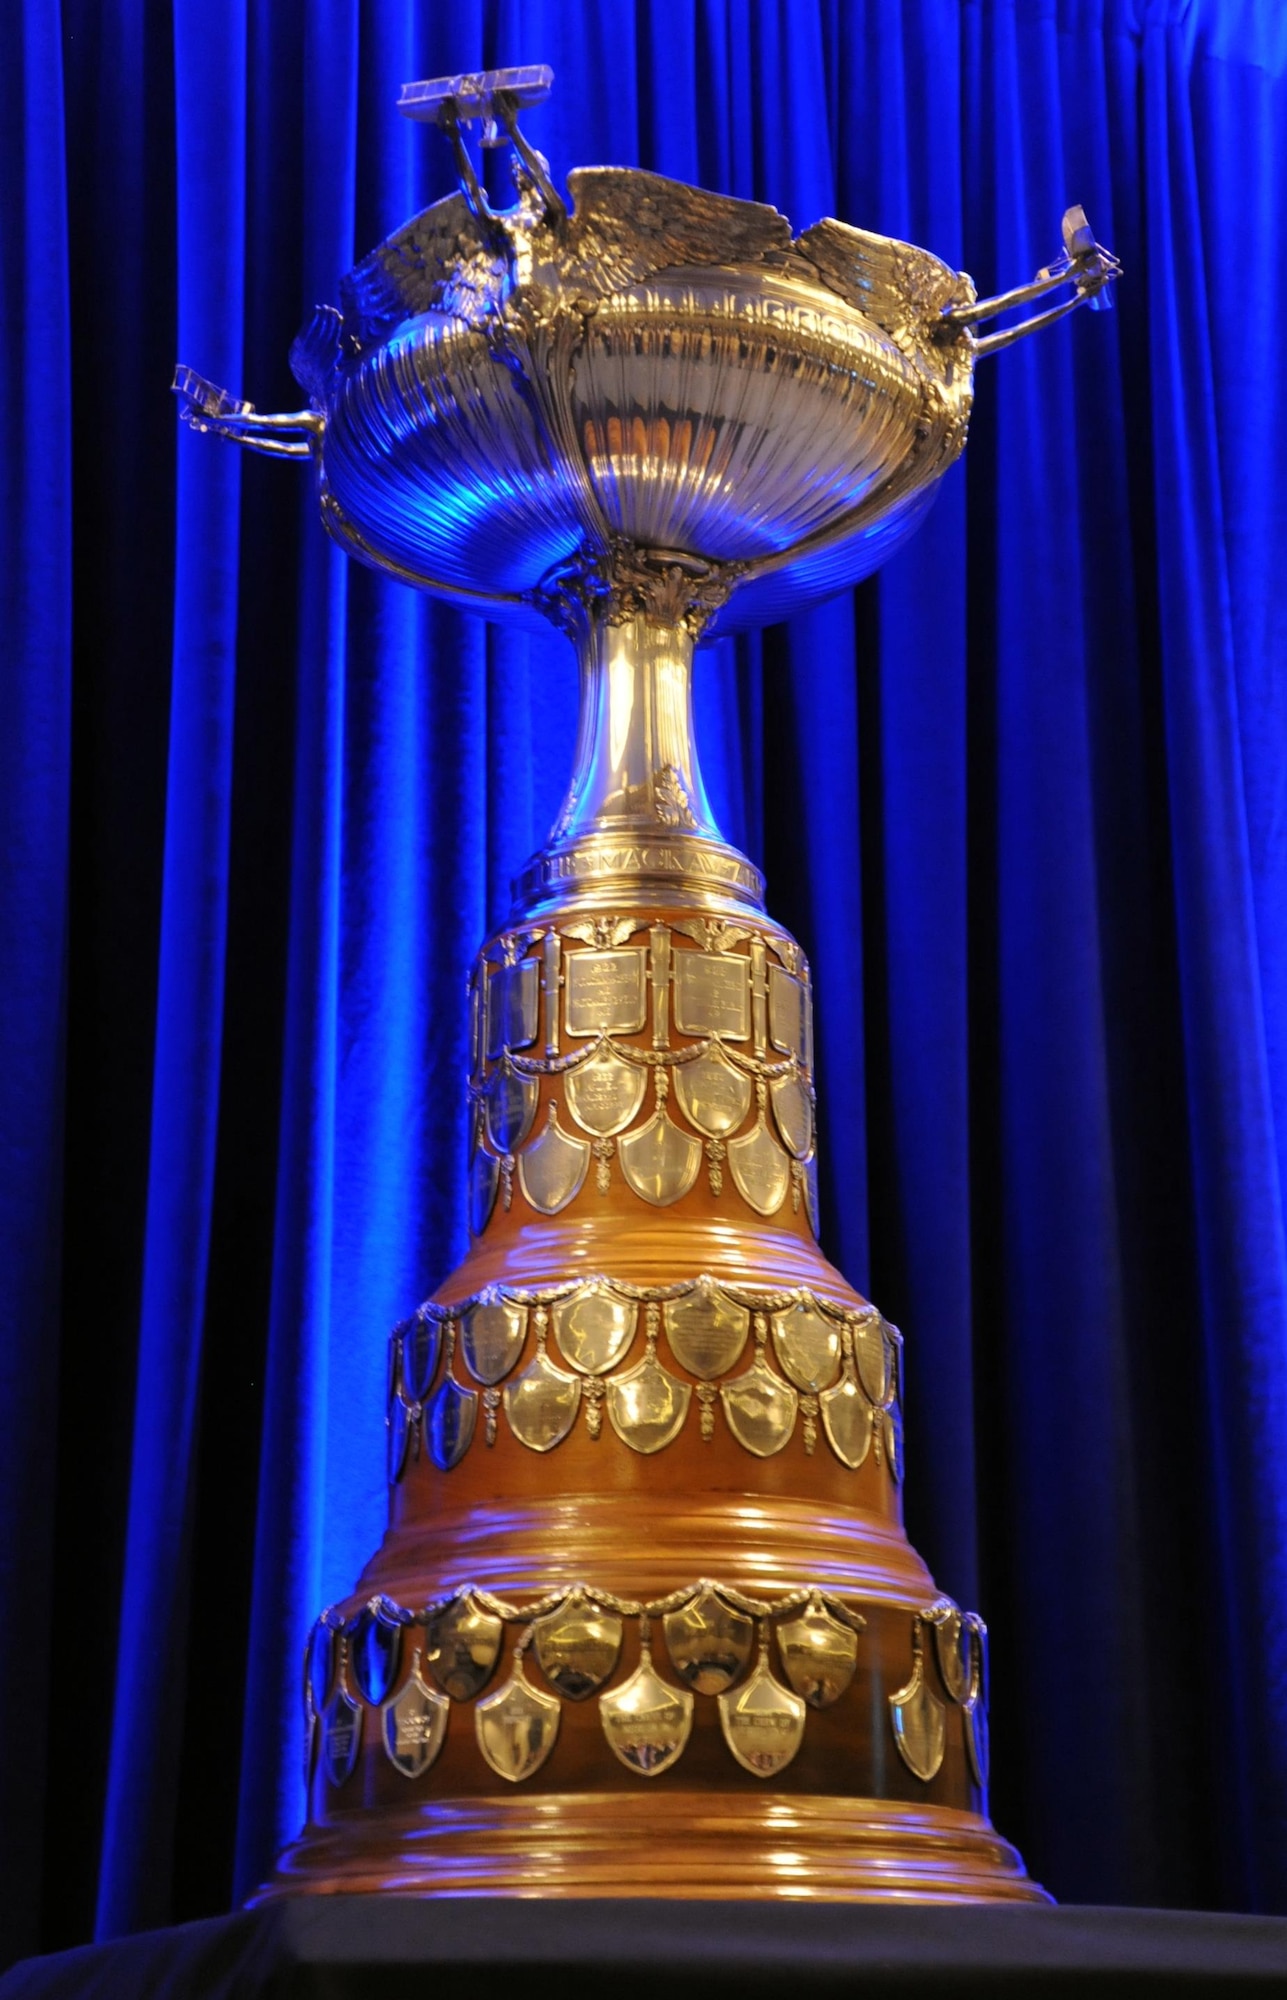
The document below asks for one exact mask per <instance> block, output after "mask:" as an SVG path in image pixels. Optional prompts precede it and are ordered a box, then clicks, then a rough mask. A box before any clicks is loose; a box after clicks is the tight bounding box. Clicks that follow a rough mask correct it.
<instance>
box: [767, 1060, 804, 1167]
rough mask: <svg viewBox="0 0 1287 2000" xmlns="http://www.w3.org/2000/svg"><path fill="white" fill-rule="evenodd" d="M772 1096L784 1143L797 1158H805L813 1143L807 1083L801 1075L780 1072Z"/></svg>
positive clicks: (770, 1088)
mask: <svg viewBox="0 0 1287 2000" xmlns="http://www.w3.org/2000/svg"><path fill="white" fill-rule="evenodd" d="M769 1096H770V1097H771V1098H772V1100H773V1116H774V1118H775V1119H776V1120H777V1127H778V1131H779V1132H780V1133H781V1134H782V1143H783V1144H784V1145H785V1147H786V1149H787V1151H788V1152H789V1153H793V1154H794V1155H795V1157H796V1159H797V1160H803V1159H806V1158H807V1157H808V1152H809V1148H810V1146H811V1145H812V1144H813V1105H812V1103H811V1102H810V1100H809V1092H808V1089H807V1087H806V1085H805V1084H804V1083H802V1082H801V1080H800V1078H799V1077H798V1076H777V1077H774V1079H773V1081H772V1082H771V1083H770V1085H769Z"/></svg>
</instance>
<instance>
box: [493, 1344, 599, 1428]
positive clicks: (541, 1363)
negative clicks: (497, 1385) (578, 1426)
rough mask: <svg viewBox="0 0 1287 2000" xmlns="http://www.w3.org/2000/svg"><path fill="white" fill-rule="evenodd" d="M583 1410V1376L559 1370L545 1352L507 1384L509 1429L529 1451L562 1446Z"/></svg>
mask: <svg viewBox="0 0 1287 2000" xmlns="http://www.w3.org/2000/svg"><path fill="white" fill-rule="evenodd" d="M580 1407H581V1378H580V1376H579V1375H569V1374H567V1373H566V1372H565V1370H564V1369H562V1368H558V1367H556V1366H555V1364H554V1363H553V1362H552V1361H551V1360H550V1357H549V1355H548V1354H546V1353H545V1351H544V1350H543V1349H542V1350H540V1351H539V1352H538V1353H536V1354H534V1355H533V1357H532V1359H531V1360H530V1361H529V1362H528V1364H527V1366H526V1368H525V1369H524V1370H523V1372H522V1374H521V1375H520V1376H518V1377H517V1378H516V1380H514V1381H513V1382H507V1383H506V1384H505V1415H506V1416H507V1417H508V1418H509V1427H510V1429H511V1430H512V1431H513V1433H514V1435H515V1437H516V1438H517V1439H518V1441H519V1443H520V1444H525V1445H526V1446H527V1448H528V1450H529V1451H553V1449H554V1447H555V1445H556V1444H562V1442H563V1440H564V1438H565V1437H566V1436H567V1434H568V1432H569V1431H570V1430H571V1428H572V1426H573V1424H574V1423H575V1422H576V1413H577V1411H578V1410H579V1409H580Z"/></svg>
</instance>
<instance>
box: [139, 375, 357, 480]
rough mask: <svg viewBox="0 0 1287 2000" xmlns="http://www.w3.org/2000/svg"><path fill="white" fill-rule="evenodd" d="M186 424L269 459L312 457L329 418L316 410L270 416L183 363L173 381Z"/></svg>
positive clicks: (172, 386)
mask: <svg viewBox="0 0 1287 2000" xmlns="http://www.w3.org/2000/svg"><path fill="white" fill-rule="evenodd" d="M170 386H171V388H172V389H173V391H174V394H175V395H176V396H177V397H178V398H179V403H180V405H181V411H180V414H181V415H182V417H183V421H184V422H185V423H186V424H190V425H191V426H192V429H193V430H194V431H200V432H201V433H202V434H203V435H205V434H206V433H208V432H210V431H214V432H216V433H217V435H218V436H219V437H226V438H231V440H232V442H233V443H234V444H240V445H244V446H245V448H246V450H247V451H262V452H265V453H267V455H268V456H269V457H270V458H312V457H313V456H314V454H315V453H316V452H317V451H318V450H319V449H320V447H321V442H322V433H323V431H324V430H325V428H326V419H325V417H323V416H322V415H321V414H320V412H319V411H317V410H290V411H287V412H283V413H282V414H281V415H280V416H267V415H265V414H264V413H263V412H262V411H260V410H257V409H256V408H255V406H254V404H253V403H243V402H241V401H239V400H238V398H237V397H236V396H230V395H229V394H228V391H227V390H226V389H218V388H216V387H215V385H214V383H213V382H207V381H206V379H205V377H204V375H198V374H197V373H196V372H195V371H194V370H193V369H191V368H185V367H184V366H183V364H182V362H180V364H179V366H178V367H177V368H176V369H175V371H174V381H173V382H172V383H171V385H170Z"/></svg>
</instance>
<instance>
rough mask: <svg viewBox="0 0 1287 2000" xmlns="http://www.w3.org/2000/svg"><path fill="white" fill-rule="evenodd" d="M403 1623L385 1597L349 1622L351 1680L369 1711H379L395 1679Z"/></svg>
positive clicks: (395, 1607) (400, 1662)
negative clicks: (350, 1624)
mask: <svg viewBox="0 0 1287 2000" xmlns="http://www.w3.org/2000/svg"><path fill="white" fill-rule="evenodd" d="M404 1623H405V1620H404V1619H402V1618H401V1617H400V1616H399V1614H398V1608H397V1606H396V1605H394V1604H391V1603H390V1602H389V1600H388V1598H387V1597H373V1598H372V1599H371V1602H370V1603H369V1604H364V1605H363V1607H362V1609H361V1610H360V1611H359V1613H358V1615H357V1617H356V1618H355V1619H354V1621H353V1624H352V1627H351V1629H350V1632H349V1656H350V1658H351V1659H352V1662H353V1678H354V1680H355V1681H356V1682H357V1684H358V1691H359V1693H360V1694H361V1696H362V1698H363V1700H364V1701H369V1702H370V1704H371V1706H372V1708H379V1707H380V1705H381V1703H382V1702H383V1701H384V1700H385V1699H386V1698H387V1696H388V1693H389V1689H390V1688H391V1687H392V1686H393V1684H394V1682H395V1681H396V1680H397V1678H398V1669H399V1667H400V1666H401V1665H402V1627H403V1624H404Z"/></svg>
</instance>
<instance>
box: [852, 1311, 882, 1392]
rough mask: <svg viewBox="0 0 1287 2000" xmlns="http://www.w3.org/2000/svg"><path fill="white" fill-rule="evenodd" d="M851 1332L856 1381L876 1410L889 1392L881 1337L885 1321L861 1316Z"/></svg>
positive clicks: (877, 1315) (866, 1314)
mask: <svg viewBox="0 0 1287 2000" xmlns="http://www.w3.org/2000/svg"><path fill="white" fill-rule="evenodd" d="M853 1329H854V1360H855V1361H856V1362H857V1364H858V1380H859V1381H860V1382H861V1383H862V1386H863V1388H864V1389H865V1390H866V1391H867V1394H868V1395H869V1396H870V1398H871V1400H872V1402H873V1403H875V1404H876V1406H877V1408H879V1407H880V1405H881V1404H882V1403H884V1402H885V1401H886V1399H887V1398H888V1396H889V1390H890V1377H889V1342H888V1341H887V1340H886V1338H885V1322H884V1321H883V1320H882V1318H881V1317H880V1314H879V1313H876V1312H872V1313H864V1314H863V1315H862V1317H861V1319H856V1320H855V1321H854V1323H853Z"/></svg>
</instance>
